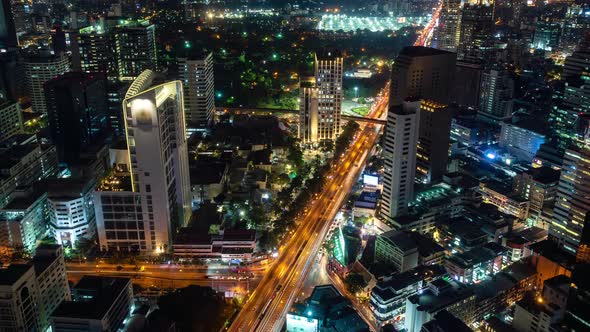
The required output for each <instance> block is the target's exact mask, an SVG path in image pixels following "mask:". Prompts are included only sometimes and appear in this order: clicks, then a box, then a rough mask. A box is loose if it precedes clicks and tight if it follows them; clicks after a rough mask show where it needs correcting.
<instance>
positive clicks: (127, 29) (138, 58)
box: [111, 20, 157, 81]
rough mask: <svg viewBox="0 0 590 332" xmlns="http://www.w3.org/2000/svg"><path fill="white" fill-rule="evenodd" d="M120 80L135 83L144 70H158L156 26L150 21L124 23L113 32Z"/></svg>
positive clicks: (115, 62)
mask: <svg viewBox="0 0 590 332" xmlns="http://www.w3.org/2000/svg"><path fill="white" fill-rule="evenodd" d="M111 38H112V44H113V47H114V49H113V52H114V56H115V60H114V63H113V65H115V64H116V70H117V73H118V79H119V80H121V81H133V80H134V79H135V78H136V77H138V76H139V74H141V73H142V72H143V71H144V70H146V69H150V70H156V69H157V53H156V26H155V25H153V24H151V23H150V22H149V21H143V20H140V21H122V22H121V24H119V25H118V26H116V27H115V28H113V30H112V36H111Z"/></svg>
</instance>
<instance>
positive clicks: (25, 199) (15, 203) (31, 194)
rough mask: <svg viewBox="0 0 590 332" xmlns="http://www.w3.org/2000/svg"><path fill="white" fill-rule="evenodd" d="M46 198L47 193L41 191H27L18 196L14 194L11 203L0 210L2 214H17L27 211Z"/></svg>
mask: <svg viewBox="0 0 590 332" xmlns="http://www.w3.org/2000/svg"><path fill="white" fill-rule="evenodd" d="M44 196H45V192H43V191H41V190H27V191H25V192H22V193H17V194H16V195H15V194H13V197H12V199H11V200H10V202H9V203H8V204H7V205H6V206H4V208H2V209H0V214H2V212H4V211H10V212H16V211H23V212H24V211H26V210H27V209H29V208H30V207H31V206H32V205H33V204H34V203H35V202H38V201H39V200H40V199H42V198H43V197H44Z"/></svg>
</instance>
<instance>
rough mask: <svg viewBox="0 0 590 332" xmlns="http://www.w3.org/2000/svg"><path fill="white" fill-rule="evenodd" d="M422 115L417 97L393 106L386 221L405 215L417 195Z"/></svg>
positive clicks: (389, 119)
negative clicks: (417, 162) (418, 147)
mask: <svg viewBox="0 0 590 332" xmlns="http://www.w3.org/2000/svg"><path fill="white" fill-rule="evenodd" d="M419 116H420V101H419V100H416V99H414V100H409V101H406V102H404V103H403V104H401V105H394V106H390V108H389V112H388V114H387V125H386V127H385V128H386V129H385V146H384V148H383V158H384V159H385V171H384V173H383V195H382V196H381V218H382V219H383V220H385V221H386V222H387V221H390V220H391V219H393V218H395V217H397V216H399V215H403V214H404V213H405V212H406V210H407V207H408V204H409V203H410V202H411V201H412V199H413V198H414V176H415V173H416V145H417V142H418V122H419Z"/></svg>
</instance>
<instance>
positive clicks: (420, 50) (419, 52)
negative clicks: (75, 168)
mask: <svg viewBox="0 0 590 332" xmlns="http://www.w3.org/2000/svg"><path fill="white" fill-rule="evenodd" d="M444 54H453V53H452V52H447V51H443V50H439V49H436V48H431V47H424V46H406V47H404V48H403V49H402V50H401V51H400V52H399V55H405V56H411V57H422V56H433V55H444Z"/></svg>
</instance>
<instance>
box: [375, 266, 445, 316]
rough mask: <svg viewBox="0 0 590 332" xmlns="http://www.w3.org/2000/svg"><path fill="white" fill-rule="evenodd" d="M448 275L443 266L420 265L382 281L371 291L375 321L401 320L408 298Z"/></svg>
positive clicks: (384, 278)
mask: <svg viewBox="0 0 590 332" xmlns="http://www.w3.org/2000/svg"><path fill="white" fill-rule="evenodd" d="M445 275H446V270H445V269H444V267H442V266H441V265H430V266H424V265H420V266H418V267H416V268H414V269H411V270H408V271H406V272H402V273H396V274H392V275H390V276H386V277H383V278H382V279H380V280H379V281H378V282H377V284H376V285H375V287H373V289H372V290H371V298H370V302H369V305H370V307H371V311H373V315H374V316H375V319H377V321H379V322H383V323H384V322H387V321H389V320H394V319H398V318H401V316H402V315H403V314H404V313H405V309H406V298H407V297H409V296H412V295H414V294H417V293H418V292H420V291H422V289H424V288H425V287H426V285H427V284H428V282H430V281H433V280H436V279H438V278H441V277H443V276H445Z"/></svg>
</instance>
